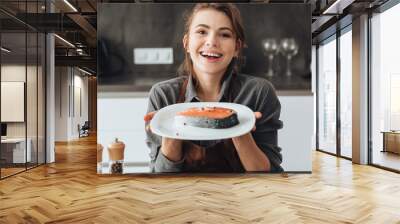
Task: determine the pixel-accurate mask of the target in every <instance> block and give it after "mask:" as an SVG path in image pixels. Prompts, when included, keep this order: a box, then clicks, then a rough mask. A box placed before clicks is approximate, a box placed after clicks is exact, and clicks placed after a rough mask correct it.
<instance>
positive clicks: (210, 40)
mask: <svg viewBox="0 0 400 224" xmlns="http://www.w3.org/2000/svg"><path fill="white" fill-rule="evenodd" d="M217 45H218V40H217V37H216V36H215V35H213V34H210V35H209V36H208V37H207V40H206V46H208V47H217Z"/></svg>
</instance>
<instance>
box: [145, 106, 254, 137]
mask: <svg viewBox="0 0 400 224" xmlns="http://www.w3.org/2000/svg"><path fill="white" fill-rule="evenodd" d="M191 107H224V108H229V109H232V110H235V111H236V112H237V115H238V120H239V124H238V125H235V126H233V127H231V128H224V129H213V128H199V127H191V126H185V127H182V126H179V127H178V126H175V122H174V117H175V115H176V113H178V112H180V111H183V110H186V109H188V108H191ZM255 122H256V118H255V116H254V112H253V111H252V110H251V109H250V108H248V107H247V106H244V105H241V104H236V103H217V102H199V103H178V104H173V105H170V106H167V107H164V108H162V109H161V110H159V111H158V112H157V113H156V114H155V115H154V117H153V119H152V120H151V122H150V127H151V131H152V132H153V133H154V134H157V135H159V136H162V137H167V138H174V139H182V140H217V139H228V138H233V137H237V136H241V135H244V134H246V133H248V132H250V131H251V129H252V128H253V127H254V124H255Z"/></svg>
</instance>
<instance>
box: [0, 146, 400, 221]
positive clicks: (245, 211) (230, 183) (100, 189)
mask: <svg viewBox="0 0 400 224" xmlns="http://www.w3.org/2000/svg"><path fill="white" fill-rule="evenodd" d="M56 152H57V153H56V158H57V159H56V161H57V162H56V163H55V164H50V165H47V166H41V167H39V168H36V169H33V170H29V171H27V172H26V173H22V174H19V175H16V176H13V177H10V178H7V179H5V180H2V181H0V223H223V224H225V223H307V224H308V223H374V224H376V223H379V224H380V223H385V224H386V223H400V175H399V174H396V173H391V172H388V171H384V170H380V169H377V168H374V167H369V166H360V165H352V164H351V162H350V161H347V160H343V159H337V158H335V157H333V156H330V155H326V154H323V153H319V152H315V153H314V155H313V161H314V163H313V173H312V174H291V175H289V176H287V177H284V176H281V175H226V176H179V177H176V176H162V177H155V176H98V175H97V174H96V168H95V161H96V158H95V157H96V145H95V138H85V139H84V140H82V141H76V142H71V143H70V144H58V145H57V150H56Z"/></svg>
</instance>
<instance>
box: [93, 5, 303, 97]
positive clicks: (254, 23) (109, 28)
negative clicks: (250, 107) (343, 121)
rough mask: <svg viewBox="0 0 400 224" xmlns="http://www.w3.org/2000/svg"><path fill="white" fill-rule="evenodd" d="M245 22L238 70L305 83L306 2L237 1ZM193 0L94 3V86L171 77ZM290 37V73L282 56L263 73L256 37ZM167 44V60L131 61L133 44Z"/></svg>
mask: <svg viewBox="0 0 400 224" xmlns="http://www.w3.org/2000/svg"><path fill="white" fill-rule="evenodd" d="M237 6H238V8H239V9H240V11H241V14H242V17H243V22H244V26H245V35H246V43H247V46H248V48H246V49H245V50H244V58H245V64H244V66H242V72H243V73H246V74H249V75H255V76H261V77H265V78H268V79H270V80H271V82H272V83H273V84H274V85H275V87H276V88H277V89H281V90H283V89H304V90H309V89H310V88H311V71H310V64H311V10H310V6H309V5H306V4H237ZM192 7H193V4H154V3H148V4H146V3H143V4H129V3H125V4H124V3H99V4H98V9H99V11H98V52H99V55H98V56H99V57H98V71H99V76H98V82H99V91H148V90H149V88H150V87H151V85H152V84H154V83H156V82H158V81H161V80H166V79H169V78H173V77H175V76H176V71H177V68H178V67H179V65H180V63H181V62H182V61H183V57H184V54H183V49H182V36H183V23H184V21H183V14H184V12H185V11H187V10H190V9H191V8H192ZM289 37H290V38H294V39H295V40H296V42H297V43H298V45H299V51H298V53H297V54H296V55H295V56H293V60H292V71H293V75H292V76H291V77H287V76H285V72H286V64H287V59H286V58H285V57H284V56H283V55H282V54H277V55H276V56H275V58H274V62H273V64H272V68H273V70H274V75H273V77H267V76H266V73H267V71H268V68H269V66H270V65H269V63H268V60H267V56H266V55H265V54H264V52H263V49H262V40H264V39H265V38H276V39H277V41H278V42H279V41H280V40H281V39H283V38H289ZM160 47H162V48H164V47H171V48H173V56H174V63H173V64H171V65H135V64H134V63H133V61H134V58H133V49H134V48H160Z"/></svg>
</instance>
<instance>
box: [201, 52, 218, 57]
mask: <svg viewBox="0 0 400 224" xmlns="http://www.w3.org/2000/svg"><path fill="white" fill-rule="evenodd" d="M200 54H201V55H203V56H209V57H217V58H219V57H222V54H216V53H208V52H200Z"/></svg>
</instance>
